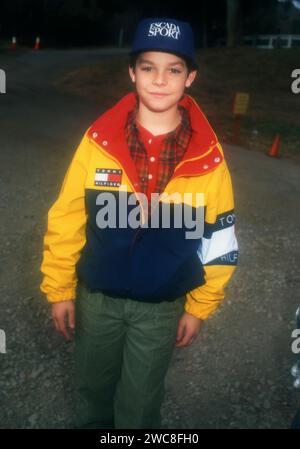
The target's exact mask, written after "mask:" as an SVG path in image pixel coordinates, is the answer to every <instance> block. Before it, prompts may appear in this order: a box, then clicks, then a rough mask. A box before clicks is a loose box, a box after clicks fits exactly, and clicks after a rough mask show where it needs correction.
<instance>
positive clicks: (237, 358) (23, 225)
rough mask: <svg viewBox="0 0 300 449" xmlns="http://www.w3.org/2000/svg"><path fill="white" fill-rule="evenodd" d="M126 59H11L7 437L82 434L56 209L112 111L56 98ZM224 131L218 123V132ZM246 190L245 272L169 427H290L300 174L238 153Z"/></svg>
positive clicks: (5, 250)
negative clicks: (62, 313)
mask: <svg viewBox="0 0 300 449" xmlns="http://www.w3.org/2000/svg"><path fill="white" fill-rule="evenodd" d="M118 52H119V50H110V49H107V50H95V49H90V50H68V51H67V50H61V51H54V50H53V51H51V50H43V51H40V52H34V51H27V52H17V53H6V54H4V53H0V68H2V69H5V70H6V74H7V93H6V94H2V95H0V130H1V133H0V173H1V177H0V197H1V205H2V208H1V210H2V213H1V221H0V231H1V232H0V239H1V242H0V245H1V246H0V248H1V264H0V286H1V287H0V288H1V294H0V329H2V330H4V331H5V333H6V353H5V354H2V353H0V391H1V398H0V402H1V406H0V428H2V429H3V428H69V427H71V425H72V424H71V422H72V421H71V416H72V410H73V402H74V396H73V394H74V393H73V376H72V373H73V343H66V342H64V341H63V339H62V337H60V336H59V335H57V334H56V332H55V331H54V329H53V326H52V323H51V320H50V307H49V305H48V303H47V302H46V300H45V298H44V297H43V295H42V294H41V293H40V291H39V284H40V280H41V274H40V272H39V267H40V263H41V258H42V239H43V235H44V232H45V229H46V218H47V211H48V209H49V207H50V205H51V204H52V203H53V201H54V200H55V198H56V195H57V194H58V191H59V188H60V185H61V182H62V179H63V176H64V173H65V171H66V169H67V167H68V164H69V162H70V160H71V157H72V154H73V153H74V151H75V148H76V146H77V145H78V143H79V141H80V139H81V136H82V134H83V132H84V131H85V130H86V128H87V127H88V126H89V125H90V124H91V122H92V121H93V120H94V119H95V118H96V117H97V116H98V115H99V114H100V113H101V112H102V107H101V104H96V103H93V102H91V101H90V100H84V99H82V98H78V97H76V96H72V95H71V94H66V93H63V92H61V91H58V90H56V88H55V87H54V85H53V84H52V81H54V80H55V79H56V77H57V76H58V75H60V74H62V73H63V72H64V71H67V70H71V69H73V68H76V67H78V66H80V65H84V64H89V63H90V62H94V61H96V60H97V59H99V58H105V57H106V56H108V55H110V54H111V53H113V54H115V55H116V56H117V54H118ZM212 124H213V123H212ZM224 150H225V157H226V158H227V161H228V164H229V168H230V170H231V175H232V181H233V186H234V191H235V206H236V216H237V223H236V233H237V238H238V242H239V247H240V259H239V266H238V269H237V271H236V273H235V275H234V277H233V279H232V281H231V283H230V285H229V286H228V288H227V296H226V299H225V301H224V303H223V304H222V305H221V307H220V308H219V309H218V311H217V313H216V314H215V315H214V316H213V317H212V318H211V319H209V320H208V321H206V322H205V324H204V326H203V329H202V331H201V333H200V334H199V336H198V338H197V339H196V341H195V342H194V344H193V345H191V346H190V347H187V348H175V351H174V356H173V361H172V364H171V366H170V369H169V372H168V375H167V378H166V397H165V401H164V404H163V408H162V415H163V427H164V428H173V429H174V428H177V429H192V428H196V429H202V428H288V427H289V426H290V423H291V420H292V417H293V415H294V413H295V411H296V408H297V407H298V406H299V403H300V398H299V394H300V393H299V392H298V391H296V390H295V389H294V388H293V387H292V384H293V379H292V377H291V375H290V368H291V366H292V364H293V363H294V362H295V360H296V356H295V355H294V354H293V353H292V351H291V343H292V339H291V333H292V330H293V329H294V328H295V321H294V313H295V310H296V307H297V305H298V303H300V295H299V287H300V271H299V268H300V267H299V265H300V258H299V246H300V243H299V242H300V239H299V230H300V225H299V223H300V212H299V194H300V166H299V165H295V164H294V163H293V162H291V161H288V160H283V159H274V158H269V157H267V156H266V155H264V154H262V153H259V152H251V151H248V150H246V149H243V148H240V147H230V146H228V145H224Z"/></svg>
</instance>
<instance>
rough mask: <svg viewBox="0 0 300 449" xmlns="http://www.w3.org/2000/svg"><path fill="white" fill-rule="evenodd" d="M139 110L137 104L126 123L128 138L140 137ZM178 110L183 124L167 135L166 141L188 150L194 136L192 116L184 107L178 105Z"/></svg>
mask: <svg viewBox="0 0 300 449" xmlns="http://www.w3.org/2000/svg"><path fill="white" fill-rule="evenodd" d="M137 109H138V108H137V103H136V105H135V107H134V108H133V109H132V110H131V111H129V113H128V116H127V120H126V123H125V134H126V136H128V135H129V133H135V134H136V135H138V133H139V131H138V127H137V123H136V116H137ZM178 109H179V112H180V114H181V122H180V123H179V125H178V126H177V127H176V128H175V129H174V130H173V131H170V132H169V133H166V135H165V139H164V140H165V141H166V142H168V143H172V142H175V143H176V144H177V145H179V146H180V147H185V148H186V146H187V141H189V139H190V138H191V136H192V127H191V123H190V116H189V112H188V111H187V109H186V108H185V107H184V106H181V105H178Z"/></svg>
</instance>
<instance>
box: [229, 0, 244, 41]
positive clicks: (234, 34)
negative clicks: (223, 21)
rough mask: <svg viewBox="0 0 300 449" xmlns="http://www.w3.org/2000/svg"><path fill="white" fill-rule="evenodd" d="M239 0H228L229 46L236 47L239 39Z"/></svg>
mask: <svg viewBox="0 0 300 449" xmlns="http://www.w3.org/2000/svg"><path fill="white" fill-rule="evenodd" d="M239 3H240V2H239V0H227V47H235V45H236V44H237V43H238V41H239V38H240V36H239V31H240V29H241V27H240V23H239V21H240V17H239Z"/></svg>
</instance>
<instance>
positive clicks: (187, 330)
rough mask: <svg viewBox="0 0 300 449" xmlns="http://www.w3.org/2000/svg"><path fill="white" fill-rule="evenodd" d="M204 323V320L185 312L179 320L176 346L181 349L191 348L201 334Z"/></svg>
mask: <svg viewBox="0 0 300 449" xmlns="http://www.w3.org/2000/svg"><path fill="white" fill-rule="evenodd" d="M202 321H203V320H201V319H200V318H197V317H195V316H194V315H191V314H190V313H188V312H184V314H183V315H182V317H181V318H180V320H179V324H178V329H177V338H176V345H175V346H176V347H177V348H180V347H183V346H189V345H190V344H191V343H193V341H194V340H195V338H196V337H197V335H198V334H199V331H200V327H201V324H202Z"/></svg>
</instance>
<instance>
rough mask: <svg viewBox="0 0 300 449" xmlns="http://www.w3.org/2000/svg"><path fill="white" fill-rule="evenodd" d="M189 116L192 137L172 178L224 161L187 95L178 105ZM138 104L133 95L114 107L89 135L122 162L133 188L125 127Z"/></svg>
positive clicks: (135, 183) (211, 133) (208, 168)
mask: <svg viewBox="0 0 300 449" xmlns="http://www.w3.org/2000/svg"><path fill="white" fill-rule="evenodd" d="M179 104H180V105H182V106H183V107H185V108H186V109H187V110H188V112H189V115H190V123H191V127H192V130H193V135H192V138H191V140H190V143H189V146H188V148H187V150H186V152H185V154H184V156H183V159H182V160H181V162H180V163H179V164H178V165H177V167H176V168H175V171H174V175H173V177H177V176H193V175H198V174H203V173H207V172H208V171H211V170H214V169H215V168H216V167H217V166H218V165H219V164H220V163H221V162H222V160H223V154H222V152H221V151H220V150H219V148H218V146H217V144H218V139H217V137H216V134H215V133H214V131H213V129H212V127H211V126H210V124H209V122H208V120H207V119H206V117H205V115H204V114H203V112H202V111H201V109H200V107H199V105H198V104H197V103H196V101H195V100H194V99H193V98H192V97H190V96H189V95H186V94H184V95H183V97H182V99H181V100H180V102H179ZM136 105H137V96H136V94H135V93H133V92H130V93H129V94H127V95H125V96H124V97H123V98H121V100H120V101H118V102H117V103H116V104H115V105H114V106H113V107H112V108H110V109H108V110H107V111H106V112H104V113H103V114H102V115H101V116H100V117H99V118H98V119H97V120H96V121H95V122H94V123H93V124H92V126H91V127H90V128H89V130H88V136H89V138H90V139H91V140H92V141H94V142H95V143H96V144H97V145H98V146H99V147H100V149H101V150H104V152H106V153H108V154H109V155H111V156H112V157H113V158H114V159H116V160H117V161H118V162H120V163H121V165H122V166H123V168H124V169H125V170H126V173H127V174H128V176H129V178H130V179H131V180H132V181H133V183H134V185H136V186H137V185H138V184H137V183H138V178H137V174H136V170H135V166H134V162H133V160H132V159H131V157H130V152H129V148H128V146H127V144H126V139H125V124H126V120H127V116H128V113H129V112H130V111H132V110H133V109H134V108H135V107H136Z"/></svg>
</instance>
